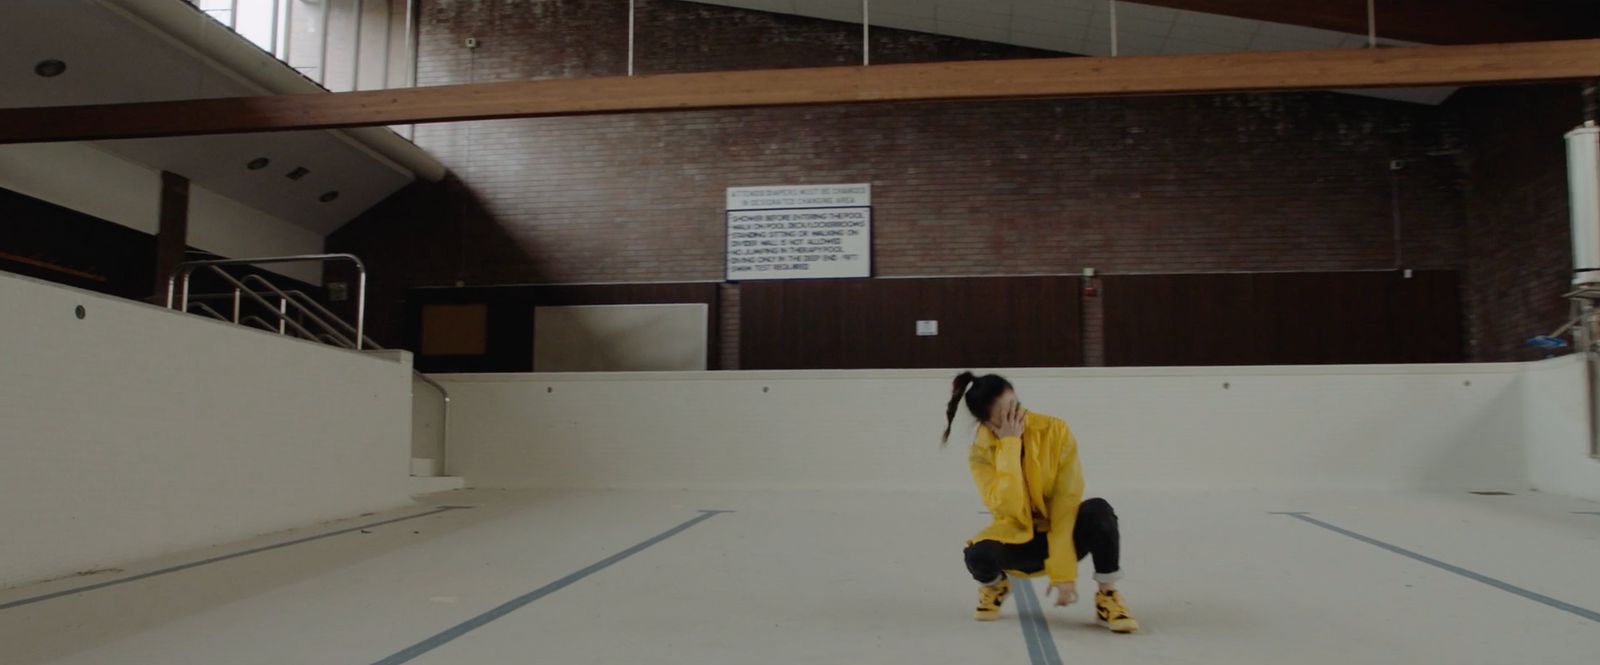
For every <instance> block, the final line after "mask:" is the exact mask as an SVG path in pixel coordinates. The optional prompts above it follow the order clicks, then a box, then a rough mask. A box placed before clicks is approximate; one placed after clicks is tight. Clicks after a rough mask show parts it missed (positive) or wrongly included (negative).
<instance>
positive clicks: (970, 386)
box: [941, 372, 1011, 443]
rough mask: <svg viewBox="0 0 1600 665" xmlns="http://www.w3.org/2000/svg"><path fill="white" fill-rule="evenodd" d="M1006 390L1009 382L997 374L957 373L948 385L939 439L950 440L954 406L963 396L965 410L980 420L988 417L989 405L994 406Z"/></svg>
mask: <svg viewBox="0 0 1600 665" xmlns="http://www.w3.org/2000/svg"><path fill="white" fill-rule="evenodd" d="M1007 390H1011V382H1010V381H1007V380H1006V379H1005V377H1003V376H1000V375H999V374H985V375H983V376H977V375H974V374H973V373H972V372H962V373H960V374H957V375H956V380H955V382H954V383H953V384H952V385H951V386H950V404H949V405H948V406H946V407H945V409H944V438H943V439H941V441H943V442H944V443H949V442H950V426H951V425H953V424H954V423H955V421H956V408H957V407H959V406H960V405H961V398H962V397H963V396H965V397H966V401H967V411H970V412H971V413H972V417H973V418H977V419H978V420H979V421H980V422H982V421H984V420H987V419H988V418H989V407H992V406H994V401H995V400H997V399H999V398H1000V396H1001V395H1004V394H1006V391H1007Z"/></svg>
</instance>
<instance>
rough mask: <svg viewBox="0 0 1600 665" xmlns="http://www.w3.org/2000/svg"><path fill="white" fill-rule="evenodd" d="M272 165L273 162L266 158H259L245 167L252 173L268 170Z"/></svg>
mask: <svg viewBox="0 0 1600 665" xmlns="http://www.w3.org/2000/svg"><path fill="white" fill-rule="evenodd" d="M271 163H272V160H270V159H267V158H266V157H257V158H255V159H252V160H250V163H249V164H245V165H244V167H245V168H247V169H250V170H251V171H260V170H261V169H264V168H267V165H268V164H271Z"/></svg>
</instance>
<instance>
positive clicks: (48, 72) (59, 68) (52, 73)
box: [33, 58, 67, 79]
mask: <svg viewBox="0 0 1600 665" xmlns="http://www.w3.org/2000/svg"><path fill="white" fill-rule="evenodd" d="M66 71H67V63H65V62H62V61H60V60H57V59H55V58H50V59H49V60H40V61H39V64H37V65H34V66H33V73H35V74H38V75H40V76H43V77H45V78H47V79H48V78H55V77H57V76H60V75H61V74H62V73H63V72H66Z"/></svg>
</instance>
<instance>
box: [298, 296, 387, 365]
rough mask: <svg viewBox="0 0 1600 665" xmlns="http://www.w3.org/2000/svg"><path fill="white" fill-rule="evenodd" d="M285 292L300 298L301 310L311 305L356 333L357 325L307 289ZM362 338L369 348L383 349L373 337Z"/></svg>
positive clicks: (346, 330) (347, 330) (363, 336)
mask: <svg viewBox="0 0 1600 665" xmlns="http://www.w3.org/2000/svg"><path fill="white" fill-rule="evenodd" d="M284 293H287V294H289V295H290V296H293V297H295V298H297V299H298V300H299V302H298V303H297V304H299V305H300V311H305V308H306V307H311V308H313V309H315V310H316V311H318V312H320V313H321V314H322V315H323V316H326V317H328V318H329V319H332V320H333V322H334V323H337V324H339V327H341V328H344V330H345V332H348V333H350V334H352V335H354V334H356V327H355V326H352V325H350V322H349V321H346V320H344V318H343V317H341V316H339V315H338V314H334V313H333V312H332V311H331V310H329V309H328V308H326V307H323V306H322V303H319V302H317V300H316V299H315V298H312V297H311V296H310V295H307V294H306V292H305V291H300V290H297V289H290V290H288V291H284ZM361 339H362V341H363V342H364V343H365V344H366V346H367V348H372V349H377V350H379V351H382V350H383V346H382V345H380V344H378V343H377V342H374V341H372V338H371V337H367V336H365V335H362V337H361Z"/></svg>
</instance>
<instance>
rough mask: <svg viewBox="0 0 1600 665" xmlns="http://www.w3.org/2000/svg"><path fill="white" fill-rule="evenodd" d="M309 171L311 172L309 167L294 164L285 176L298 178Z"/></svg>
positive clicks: (304, 175) (291, 178)
mask: <svg viewBox="0 0 1600 665" xmlns="http://www.w3.org/2000/svg"><path fill="white" fill-rule="evenodd" d="M309 173H311V169H308V168H306V167H304V166H296V167H294V170H293V171H290V172H289V173H288V174H287V177H288V178H289V179H290V180H299V179H301V178H304V177H306V174H309Z"/></svg>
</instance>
